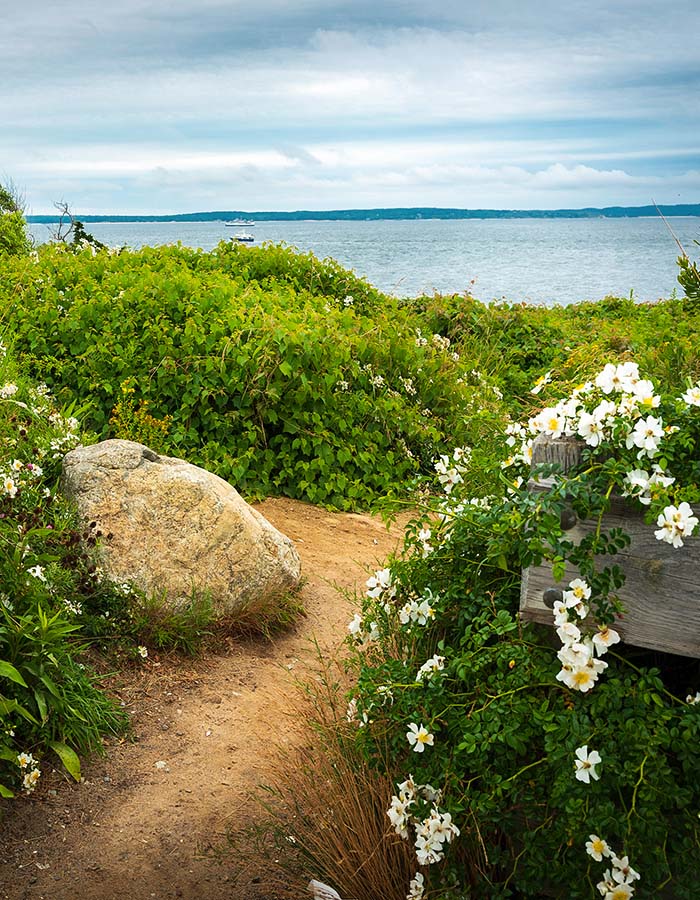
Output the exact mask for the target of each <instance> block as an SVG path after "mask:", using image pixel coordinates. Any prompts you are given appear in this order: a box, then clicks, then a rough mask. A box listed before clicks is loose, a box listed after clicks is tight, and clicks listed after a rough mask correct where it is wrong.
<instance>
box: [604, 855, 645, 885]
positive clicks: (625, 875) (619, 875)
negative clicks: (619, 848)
mask: <svg viewBox="0 0 700 900" xmlns="http://www.w3.org/2000/svg"><path fill="white" fill-rule="evenodd" d="M610 862H611V863H612V866H613V869H612V877H613V881H615V882H617V883H618V884H631V883H632V882H633V881H637V880H639V877H640V875H639V872H637V871H635V870H634V869H633V868H632V866H631V865H630V861H629V859H628V858H627V857H626V856H623V857H622V859H620V858H619V857H618V856H616V855H615V854H614V853H613V854H612V858H611V860H610Z"/></svg>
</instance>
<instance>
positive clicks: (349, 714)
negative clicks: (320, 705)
mask: <svg viewBox="0 0 700 900" xmlns="http://www.w3.org/2000/svg"><path fill="white" fill-rule="evenodd" d="M345 718H346V719H347V721H348V722H355V721H356V720H357V697H353V698H352V700H350V701H348V708H347V710H346V712H345Z"/></svg>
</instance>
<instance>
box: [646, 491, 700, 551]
mask: <svg viewBox="0 0 700 900" xmlns="http://www.w3.org/2000/svg"><path fill="white" fill-rule="evenodd" d="M656 524H657V525H658V526H659V527H658V530H657V531H655V532H654V536H655V537H656V538H657V540H659V541H665V542H666V543H668V544H671V545H672V546H673V547H682V546H683V538H684V537H689V536H690V535H691V534H692V533H693V531H694V530H695V527H696V526H697V524H698V519H697V518H696V516H694V515H693V510H692V508H691V507H690V505H689V504H688V503H686V502H685V501H684V502H683V503H680V504H679V505H678V506H673V505H671V506H667V507H666V508H665V509H664V511H663V512H662V513H660V514H659V517H658V518H657V520H656Z"/></svg>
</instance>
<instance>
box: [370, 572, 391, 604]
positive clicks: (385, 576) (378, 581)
mask: <svg viewBox="0 0 700 900" xmlns="http://www.w3.org/2000/svg"><path fill="white" fill-rule="evenodd" d="M365 583H366V585H367V596H368V597H371V598H372V599H375V598H377V597H379V595H380V594H382V593H383V592H384V591H389V592H390V594H389V596H392V597H393V596H394V594H395V593H396V589H395V588H392V586H391V569H378V570H377V571H376V572H375V573H374V575H372V576H371V577H370V578H368V579H367V581H366V582H365Z"/></svg>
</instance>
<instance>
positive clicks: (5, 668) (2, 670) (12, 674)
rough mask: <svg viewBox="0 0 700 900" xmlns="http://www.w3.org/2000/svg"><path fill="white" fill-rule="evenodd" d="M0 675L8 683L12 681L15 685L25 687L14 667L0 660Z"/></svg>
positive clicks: (22, 679)
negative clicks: (7, 679)
mask: <svg viewBox="0 0 700 900" xmlns="http://www.w3.org/2000/svg"><path fill="white" fill-rule="evenodd" d="M0 675H4V676H5V678H9V679H10V681H14V682H15V684H21V685H22V687H27V686H28V685H27V682H26V681H25V680H24V678H22V676H21V674H20V673H19V672H18V671H17V669H15V667H14V666H13V665H12V664H11V663H9V662H5V661H4V660H0Z"/></svg>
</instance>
